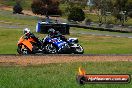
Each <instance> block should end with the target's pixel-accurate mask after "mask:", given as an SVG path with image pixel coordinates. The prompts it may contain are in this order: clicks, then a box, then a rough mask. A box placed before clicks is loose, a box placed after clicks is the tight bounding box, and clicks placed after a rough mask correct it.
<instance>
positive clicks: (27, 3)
mask: <svg viewBox="0 0 132 88" xmlns="http://www.w3.org/2000/svg"><path fill="white" fill-rule="evenodd" d="M31 3H32V0H21V6H22V7H23V9H31ZM0 4H1V5H5V6H14V5H15V4H16V0H0Z"/></svg>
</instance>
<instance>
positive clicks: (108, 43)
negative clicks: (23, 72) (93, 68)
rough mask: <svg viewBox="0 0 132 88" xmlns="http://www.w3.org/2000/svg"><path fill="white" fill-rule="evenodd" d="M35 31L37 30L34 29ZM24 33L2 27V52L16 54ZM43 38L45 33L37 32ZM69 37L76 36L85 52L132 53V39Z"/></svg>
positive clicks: (0, 49) (20, 30)
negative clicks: (18, 43)
mask: <svg viewBox="0 0 132 88" xmlns="http://www.w3.org/2000/svg"><path fill="white" fill-rule="evenodd" d="M32 31H33V32H34V31H35V30H32ZM21 35H22V29H3V28H0V41H1V44H0V54H16V53H17V52H16V49H17V45H16V44H17V41H18V39H19V38H20V36H21ZM35 35H36V36H38V37H40V38H43V37H44V36H45V35H43V34H38V33H35ZM67 37H76V38H78V39H79V41H80V42H79V43H80V44H81V45H82V46H83V47H84V50H85V54H132V49H131V47H132V45H131V44H132V39H129V38H115V37H104V36H91V35H81V34H71V35H68V36H67Z"/></svg>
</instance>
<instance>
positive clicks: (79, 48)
mask: <svg viewBox="0 0 132 88" xmlns="http://www.w3.org/2000/svg"><path fill="white" fill-rule="evenodd" d="M75 46H76V47H74V50H75V51H74V54H83V53H84V49H83V47H82V46H81V45H79V44H75Z"/></svg>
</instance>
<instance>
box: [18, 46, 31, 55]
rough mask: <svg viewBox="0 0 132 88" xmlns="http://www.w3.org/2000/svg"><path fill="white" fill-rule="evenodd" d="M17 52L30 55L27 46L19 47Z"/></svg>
mask: <svg viewBox="0 0 132 88" xmlns="http://www.w3.org/2000/svg"><path fill="white" fill-rule="evenodd" d="M17 52H18V53H19V54H22V55H28V54H30V52H29V49H28V48H27V47H26V46H25V45H18V48H17Z"/></svg>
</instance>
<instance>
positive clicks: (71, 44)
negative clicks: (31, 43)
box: [42, 36, 84, 54]
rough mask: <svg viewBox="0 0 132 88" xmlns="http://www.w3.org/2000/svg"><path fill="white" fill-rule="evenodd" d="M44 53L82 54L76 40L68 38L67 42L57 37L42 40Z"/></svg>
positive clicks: (81, 49) (82, 51)
mask: <svg viewBox="0 0 132 88" xmlns="http://www.w3.org/2000/svg"><path fill="white" fill-rule="evenodd" d="M42 41H43V45H44V49H45V53H47V54H72V53H73V54H83V53H84V49H83V47H82V46H81V45H80V44H78V39H77V38H69V39H68V40H67V41H63V40H61V39H60V38H59V37H57V38H51V37H48V36H46V37H45V38H44V39H43V40H42Z"/></svg>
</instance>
